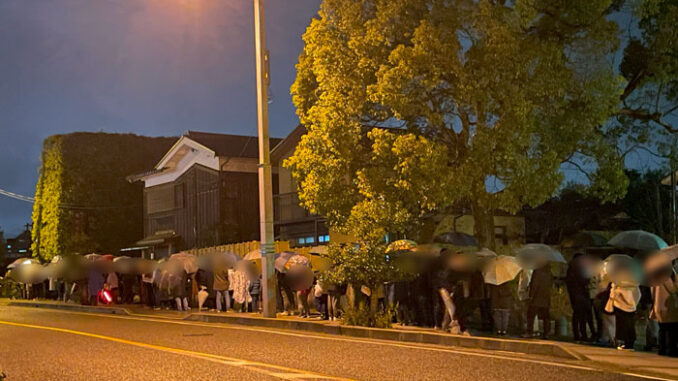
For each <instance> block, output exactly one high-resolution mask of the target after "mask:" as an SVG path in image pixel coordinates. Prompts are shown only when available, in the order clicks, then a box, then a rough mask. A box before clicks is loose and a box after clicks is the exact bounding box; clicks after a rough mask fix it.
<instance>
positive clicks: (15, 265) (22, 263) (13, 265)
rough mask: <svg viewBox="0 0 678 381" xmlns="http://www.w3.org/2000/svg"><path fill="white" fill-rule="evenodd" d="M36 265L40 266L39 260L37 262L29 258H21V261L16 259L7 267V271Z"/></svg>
mask: <svg viewBox="0 0 678 381" xmlns="http://www.w3.org/2000/svg"><path fill="white" fill-rule="evenodd" d="M34 264H38V265H39V264H40V262H38V261H37V260H35V259H33V258H28V257H24V258H19V259H16V260H15V261H14V262H12V263H10V264H9V265H7V270H11V269H15V268H18V267H20V266H27V265H34Z"/></svg>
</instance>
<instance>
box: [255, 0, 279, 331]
mask: <svg viewBox="0 0 678 381" xmlns="http://www.w3.org/2000/svg"><path fill="white" fill-rule="evenodd" d="M265 29H266V28H265V17H264V0H254V36H255V44H256V53H255V54H256V62H257V111H258V112H257V116H258V133H259V221H260V225H261V226H260V234H261V239H260V240H261V268H262V271H261V273H262V279H261V283H262V286H263V307H264V317H268V318H274V317H276V300H275V299H276V295H277V292H276V288H277V285H276V276H275V267H274V264H275V259H274V253H273V252H274V250H275V247H274V242H273V189H272V188H273V181H272V177H271V176H272V170H271V158H270V154H271V150H270V144H269V141H268V84H269V80H270V78H269V73H268V52H267V51H266V30H265Z"/></svg>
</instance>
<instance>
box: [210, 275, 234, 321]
mask: <svg viewBox="0 0 678 381" xmlns="http://www.w3.org/2000/svg"><path fill="white" fill-rule="evenodd" d="M213 271H214V272H213V274H214V281H213V284H212V288H213V290H214V294H215V296H216V308H217V312H221V311H222V309H221V302H222V300H223V301H224V302H225V306H224V307H225V308H224V312H225V311H228V309H229V308H230V307H231V294H229V293H228V288H229V286H230V284H229V281H228V268H226V267H216V266H215V268H214V270H213Z"/></svg>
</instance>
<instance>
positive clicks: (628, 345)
mask: <svg viewBox="0 0 678 381" xmlns="http://www.w3.org/2000/svg"><path fill="white" fill-rule="evenodd" d="M640 296H641V295H640V288H639V287H638V286H637V285H633V284H629V283H622V282H620V283H615V282H612V285H611V287H610V299H609V300H608V302H607V306H606V307H605V310H606V311H607V312H613V313H614V319H615V340H616V341H617V349H619V350H633V346H634V344H635V342H636V319H635V314H636V308H637V307H638V302H640ZM622 343H623V344H622Z"/></svg>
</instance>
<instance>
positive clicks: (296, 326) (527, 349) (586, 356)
mask: <svg viewBox="0 0 678 381" xmlns="http://www.w3.org/2000/svg"><path fill="white" fill-rule="evenodd" d="M5 304H9V305H10V306H22V307H35V308H50V309H60V310H72V311H78V312H90V313H110V314H119V315H130V316H143V317H149V318H155V319H173V320H186V321H196V322H205V323H221V324H232V325H244V326H249V327H262V328H271V329H281V330H295V331H306V332H313V333H318V334H327V335H341V336H347V337H354V338H370V339H376V340H386V341H398V342H407V343H413V344H434V345H440V346H450V347H460V348H466V349H472V350H481V351H503V352H511V353H516V354H518V355H519V354H530V355H540V356H548V357H551V358H553V359H554V360H555V361H559V362H563V363H569V364H573V365H582V366H591V367H596V368H603V369H607V370H615V371H621V372H625V373H633V374H636V375H645V376H648V375H649V376H655V377H663V378H665V379H674V380H678V359H676V358H668V357H662V356H658V355H657V354H654V353H645V352H629V351H618V350H616V349H614V348H601V347H596V346H589V345H580V344H575V343H569V342H558V341H542V340H537V339H519V338H496V337H483V336H460V335H452V334H447V333H441V332H438V331H434V330H433V329H429V328H419V327H402V326H399V325H394V327H393V328H391V329H378V328H365V327H353V326H344V325H341V324H340V323H339V322H336V321H335V322H330V321H324V320H320V319H319V318H308V319H303V318H300V317H298V316H285V315H283V314H280V315H279V316H278V318H277V319H267V318H263V317H261V315H259V314H254V313H234V312H227V313H214V312H196V311H194V310H193V311H189V312H179V311H173V310H169V311H168V310H160V311H155V310H152V309H148V308H144V307H142V306H139V305H131V306H125V305H118V306H114V307H92V306H81V305H78V304H73V303H68V304H64V303H59V302H51V301H10V302H9V303H2V302H0V305H5Z"/></svg>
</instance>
